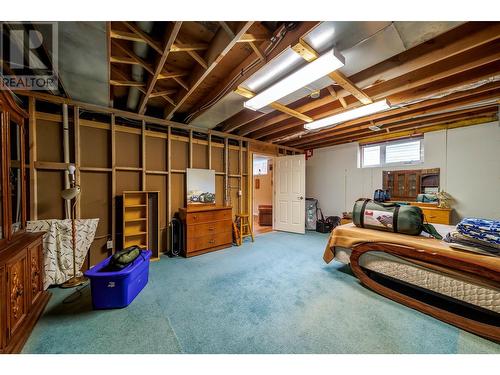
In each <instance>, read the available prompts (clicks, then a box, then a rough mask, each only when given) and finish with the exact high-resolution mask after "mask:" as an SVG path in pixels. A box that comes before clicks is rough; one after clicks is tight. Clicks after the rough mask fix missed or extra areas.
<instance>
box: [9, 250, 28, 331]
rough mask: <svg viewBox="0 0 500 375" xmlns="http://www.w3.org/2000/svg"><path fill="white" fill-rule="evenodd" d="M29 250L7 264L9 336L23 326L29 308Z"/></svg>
mask: <svg viewBox="0 0 500 375" xmlns="http://www.w3.org/2000/svg"><path fill="white" fill-rule="evenodd" d="M27 258H28V257H27V252H26V251H22V252H20V253H19V256H18V257H15V258H14V259H13V260H12V262H10V263H8V264H7V299H8V301H9V305H8V306H9V308H8V311H7V332H8V336H9V338H10V337H12V336H13V335H15V333H16V330H17V329H18V328H19V326H21V324H22V322H23V320H24V318H25V317H26V313H27V310H28V308H27V307H28V303H27V298H26V296H27V291H26V290H25V289H26V279H27V277H26V276H27Z"/></svg>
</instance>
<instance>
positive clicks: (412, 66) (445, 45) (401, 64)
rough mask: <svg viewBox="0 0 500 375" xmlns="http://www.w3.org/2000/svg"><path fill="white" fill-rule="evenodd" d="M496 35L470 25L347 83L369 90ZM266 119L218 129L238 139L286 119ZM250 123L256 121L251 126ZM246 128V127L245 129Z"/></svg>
mask: <svg viewBox="0 0 500 375" xmlns="http://www.w3.org/2000/svg"><path fill="white" fill-rule="evenodd" d="M499 35H500V24H499V23H498V22H496V23H488V22H471V23H466V24H464V25H462V26H459V27H457V28H454V29H452V30H450V31H448V32H446V33H444V34H442V35H440V36H438V37H436V38H434V39H432V40H430V41H427V42H425V43H423V44H421V45H418V46H416V47H414V48H411V49H409V50H407V51H405V52H403V53H401V54H399V55H396V56H394V57H391V58H389V59H387V60H385V61H383V62H381V63H379V64H376V65H374V66H372V67H370V68H367V69H365V70H363V71H361V72H359V73H356V74H354V75H352V76H350V77H349V79H350V80H351V81H352V82H353V83H354V84H355V85H356V86H357V87H361V88H366V87H370V86H372V85H373V84H379V83H382V82H387V81H390V80H392V79H394V78H396V77H399V76H402V75H404V74H407V73H410V72H412V71H415V70H418V69H421V68H423V67H426V66H429V65H431V64H433V63H435V62H438V61H441V60H443V59H446V58H448V57H450V56H455V55H458V54H460V53H463V52H465V51H468V50H471V49H473V48H475V47H477V46H481V45H485V44H487V43H489V42H491V41H493V40H495V39H498V37H499ZM348 95H350V94H349V93H348V92H347V91H346V90H339V91H338V92H337V96H339V97H344V98H345V97H346V96H348ZM335 100H337V99H334V98H333V97H332V96H325V97H322V98H320V99H316V100H313V101H310V102H307V103H305V104H303V105H301V106H299V107H297V108H296V109H297V110H298V111H300V112H304V113H306V112H308V111H311V110H314V109H316V108H320V107H322V106H325V105H328V104H330V103H332V102H334V101H335ZM264 116H266V120H265V124H263V122H262V121H260V122H257V121H256V120H257V119H259V118H261V117H264ZM269 117H270V116H268V115H266V114H263V113H260V112H251V111H241V112H240V113H239V114H237V115H235V116H233V117H232V118H230V119H228V120H227V121H225V122H224V126H223V128H222V129H229V130H226V131H232V130H235V129H238V128H242V129H243V127H245V130H244V131H241V132H238V134H239V135H243V134H245V135H247V134H250V133H251V132H252V131H256V130H259V129H262V128H263V127H267V126H271V125H273V124H276V123H278V122H281V121H284V120H286V119H287V118H288V117H287V116H286V115H283V114H280V115H277V116H274V118H273V119H270V118H269ZM252 121H256V122H254V123H251V122H252ZM247 124H248V126H246V125H247Z"/></svg>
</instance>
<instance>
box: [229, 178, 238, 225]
mask: <svg viewBox="0 0 500 375" xmlns="http://www.w3.org/2000/svg"><path fill="white" fill-rule="evenodd" d="M238 180H239V178H230V179H229V186H230V187H231V189H230V192H231V206H232V207H233V216H234V215H236V214H237V213H239V209H240V206H239V203H238Z"/></svg>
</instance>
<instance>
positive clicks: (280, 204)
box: [273, 155, 306, 233]
mask: <svg viewBox="0 0 500 375" xmlns="http://www.w3.org/2000/svg"><path fill="white" fill-rule="evenodd" d="M274 164H275V167H274V176H275V177H274V202H273V203H274V209H273V216H274V229H275V230H283V231H286V232H294V233H304V232H305V209H306V201H305V196H306V194H305V193H306V160H305V155H293V156H280V157H277V158H275V159H274Z"/></svg>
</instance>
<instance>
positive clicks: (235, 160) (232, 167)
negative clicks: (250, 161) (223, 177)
mask: <svg viewBox="0 0 500 375" xmlns="http://www.w3.org/2000/svg"><path fill="white" fill-rule="evenodd" d="M239 157H240V151H239V150H231V149H229V174H240V166H239V160H240V159H239Z"/></svg>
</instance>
